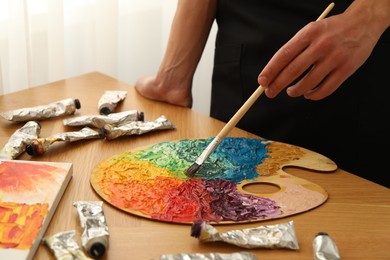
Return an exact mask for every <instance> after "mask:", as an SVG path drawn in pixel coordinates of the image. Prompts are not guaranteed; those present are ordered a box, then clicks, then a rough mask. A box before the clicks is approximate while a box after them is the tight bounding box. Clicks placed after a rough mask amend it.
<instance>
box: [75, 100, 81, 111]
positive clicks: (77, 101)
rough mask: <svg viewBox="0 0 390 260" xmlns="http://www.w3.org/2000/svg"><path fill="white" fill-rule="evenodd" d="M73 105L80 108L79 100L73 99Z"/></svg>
mask: <svg viewBox="0 0 390 260" xmlns="http://www.w3.org/2000/svg"><path fill="white" fill-rule="evenodd" d="M74 105H75V106H76V109H80V108H81V103H80V100H78V99H75V100H74Z"/></svg>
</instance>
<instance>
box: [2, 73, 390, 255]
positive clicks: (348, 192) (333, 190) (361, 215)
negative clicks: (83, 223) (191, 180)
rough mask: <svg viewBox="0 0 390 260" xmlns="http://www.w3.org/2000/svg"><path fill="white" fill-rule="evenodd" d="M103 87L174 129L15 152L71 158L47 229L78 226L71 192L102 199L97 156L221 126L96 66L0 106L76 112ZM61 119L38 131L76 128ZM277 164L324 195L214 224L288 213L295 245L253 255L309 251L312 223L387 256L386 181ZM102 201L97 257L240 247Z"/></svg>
mask: <svg viewBox="0 0 390 260" xmlns="http://www.w3.org/2000/svg"><path fill="white" fill-rule="evenodd" d="M105 90H126V91H128V95H127V97H126V99H125V100H124V102H123V103H122V104H120V105H119V106H118V107H117V109H116V111H125V110H130V109H138V110H139V111H143V112H145V120H147V121H149V120H153V119H155V118H158V117H159V116H160V115H162V114H163V115H165V116H167V117H168V118H169V119H170V120H172V122H173V123H174V124H175V125H176V127H177V129H176V130H173V131H162V132H158V133H157V132H156V133H150V134H147V135H144V136H132V137H126V138H120V139H117V140H112V141H103V140H87V141H85V142H84V141H82V142H75V143H67V144H65V143H57V144H54V146H53V147H51V148H50V149H49V150H48V151H47V152H46V153H45V154H44V155H42V156H37V157H30V156H29V155H27V154H25V153H24V154H22V155H21V156H20V157H19V158H18V159H20V160H22V159H25V160H31V161H49V162H50V161H51V162H71V163H73V178H72V179H71V181H70V183H69V185H68V187H67V190H66V191H65V194H64V196H63V198H62V200H61V201H60V204H59V206H58V208H57V211H56V213H55V214H54V216H53V219H52V221H51V223H50V225H49V227H48V229H47V231H46V235H52V234H54V233H57V232H60V231H67V230H73V229H75V230H76V231H77V235H78V238H79V237H80V236H79V235H80V234H81V231H82V230H81V228H80V225H79V220H78V216H77V212H76V210H75V208H74V207H73V206H72V203H73V202H74V201H78V200H101V198H100V196H99V195H98V194H97V193H96V192H95V191H94V190H93V188H92V187H91V185H90V177H91V174H92V171H93V169H94V168H95V166H96V165H97V164H98V163H100V162H101V161H103V160H106V159H107V158H109V157H111V156H115V155H116V154H118V153H120V152H122V151H126V150H131V149H138V148H141V147H149V146H151V145H153V144H157V143H160V142H163V141H173V140H181V139H188V138H193V139H199V138H208V137H214V136H215V135H216V134H217V133H218V132H219V131H220V129H222V127H223V126H224V123H223V122H220V121H218V120H215V119H213V118H210V117H208V116H206V115H203V114H200V113H197V112H195V111H192V110H191V109H188V108H183V107H178V106H173V105H169V104H166V103H162V102H155V101H152V100H148V99H145V98H144V97H142V96H140V95H138V93H137V92H136V91H135V89H134V88H133V87H132V86H130V85H129V84H126V83H124V82H121V81H118V80H116V79H114V78H112V77H109V76H106V75H103V74H101V73H97V72H93V73H88V74H85V75H81V76H77V77H72V78H69V79H66V80H61V81H58V82H53V83H50V84H46V85H42V86H38V87H34V88H30V89H28V90H24V91H19V92H16V93H12V94H7V95H3V96H0V111H7V110H11V109H16V108H21V107H26V106H33V105H41V104H43V103H48V102H53V101H56V100H61V99H63V98H68V97H73V98H79V99H80V102H81V109H80V110H78V111H77V114H76V115H90V114H97V113H98V108H97V102H98V100H99V98H100V96H101V95H102V94H103V92H104V91H105ZM65 118H67V117H65ZM63 119H64V118H56V119H52V120H46V121H42V122H41V124H42V131H41V137H47V136H50V135H53V134H56V133H58V132H63V131H74V130H76V129H78V128H72V127H64V125H63V124H62V120H63ZM20 127H21V124H18V123H17V124H15V123H11V122H8V121H5V120H0V145H4V144H5V143H6V142H7V140H8V138H9V137H10V136H11V134H12V133H13V132H14V131H15V130H17V129H18V128H20ZM335 127H339V126H337V125H336V126H335ZM229 136H236V137H250V138H256V137H257V136H255V135H253V134H251V133H248V132H246V131H243V130H241V129H238V128H234V129H233V130H232V131H231V132H230V133H229ZM364 138H366V137H364ZM374 152H381V151H374ZM271 166H272V165H271ZM283 170H284V171H285V172H286V173H288V174H290V175H293V176H296V177H298V178H302V179H305V180H307V181H310V182H313V183H315V184H317V185H319V186H321V187H323V188H324V189H325V190H326V192H327V193H328V199H327V201H326V203H324V204H322V205H321V206H320V207H317V208H315V209H312V210H309V211H307V212H304V213H302V214H296V215H293V216H288V217H286V218H283V219H274V220H266V221H264V222H261V223H256V222H255V223H243V224H235V225H221V226H218V229H219V230H221V231H222V232H224V231H228V230H231V229H240V228H250V227H256V226H258V225H267V224H277V223H281V222H285V221H290V220H292V221H294V224H295V228H296V233H297V236H298V242H299V246H300V250H299V251H296V252H295V251H288V250H253V251H251V252H253V253H255V254H256V255H257V256H258V258H259V259H270V260H273V259H277V260H281V259H288V260H294V259H299V260H301V259H312V257H313V252H312V242H313V239H314V236H315V234H316V233H317V232H319V231H325V232H328V233H329V234H330V235H331V236H332V238H333V239H335V241H336V243H337V246H338V247H339V250H340V254H341V257H342V258H343V259H376V260H377V259H390V250H389V248H388V243H389V241H390V221H389V216H390V190H389V189H387V188H385V187H383V186H380V185H377V184H375V183H372V182H370V181H367V180H364V179H362V178H360V177H358V176H356V175H354V174H351V173H348V172H346V171H344V170H342V169H337V170H336V171H335V172H333V173H331V174H328V173H323V172H317V171H311V170H307V169H302V168H300V167H295V166H294V167H291V166H283ZM385 172H386V166H385V165H384V173H383V174H385ZM373 174H376V173H373ZM103 207H104V213H105V215H106V219H107V224H108V226H109V231H110V246H109V249H108V251H107V255H106V256H105V257H104V258H103V259H129V258H131V259H137V260H138V259H156V260H157V259H159V258H160V256H161V255H162V254H168V253H179V252H192V253H210V252H226V253H228V252H237V251H242V249H241V248H238V247H234V246H229V245H226V244H223V243H208V244H206V243H205V244H202V243H199V242H198V241H197V240H196V239H194V238H193V237H190V229H189V227H188V225H179V224H168V223H161V222H157V221H151V220H149V219H146V218H142V217H138V216H134V215H131V214H128V213H126V212H123V211H120V210H118V209H117V208H115V207H112V206H111V205H110V204H108V203H105V204H104V206H103ZM79 245H81V243H79ZM35 259H39V260H40V259H55V257H54V256H53V255H52V253H51V252H50V250H49V249H48V248H47V247H46V246H44V245H40V246H39V248H38V251H37V254H36V256H35Z"/></svg>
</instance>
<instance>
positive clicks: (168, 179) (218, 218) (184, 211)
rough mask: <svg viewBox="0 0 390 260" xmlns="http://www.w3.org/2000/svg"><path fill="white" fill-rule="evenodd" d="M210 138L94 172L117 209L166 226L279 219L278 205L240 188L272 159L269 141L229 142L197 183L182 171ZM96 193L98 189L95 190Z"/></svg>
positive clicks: (158, 148)
mask: <svg viewBox="0 0 390 260" xmlns="http://www.w3.org/2000/svg"><path fill="white" fill-rule="evenodd" d="M211 141H212V139H211V138H209V139H196V140H181V141H177V142H163V143H160V144H156V145H154V146H151V147H149V148H147V149H144V150H139V151H133V152H131V151H129V152H124V153H121V154H119V155H117V156H114V157H112V158H110V159H108V160H106V161H103V162H101V163H100V164H99V165H98V166H97V167H96V168H95V171H94V173H93V176H92V177H93V178H94V176H99V178H98V179H99V181H98V188H97V190H99V191H98V192H99V194H101V195H102V196H103V197H104V198H105V199H106V200H108V201H109V202H110V203H111V204H113V205H114V206H116V207H118V208H121V209H123V210H126V211H129V212H133V213H135V214H138V215H142V216H147V217H150V218H152V219H156V220H162V221H168V222H187V223H188V222H193V221H195V220H199V219H201V220H205V221H215V222H223V221H243V220H256V219H259V218H265V217H272V216H278V215H281V214H282V212H281V210H280V208H279V206H277V205H276V203H275V201H273V200H271V199H268V198H262V197H257V196H254V195H251V194H242V193H240V192H239V191H238V190H237V184H238V183H240V182H241V181H243V180H249V179H254V178H257V177H259V173H257V171H256V167H257V166H258V165H260V164H261V163H262V162H263V160H264V159H266V158H267V157H269V152H268V150H267V146H268V144H269V143H268V142H267V141H266V140H265V139H251V138H225V139H224V140H223V141H222V143H221V144H220V145H219V146H218V147H217V149H216V150H215V151H214V152H213V153H212V154H211V156H210V157H209V158H208V159H207V160H206V161H205V162H204V163H203V164H202V166H201V167H200V168H199V170H198V172H197V174H196V175H195V176H194V178H188V177H187V176H186V175H185V174H184V172H185V171H186V170H187V169H188V168H189V167H190V166H191V165H192V164H193V163H194V162H195V161H196V159H197V158H198V156H199V155H200V154H201V153H202V152H203V150H204V149H205V148H206V147H207V145H208V144H209V143H210V142H211ZM95 189H96V187H95Z"/></svg>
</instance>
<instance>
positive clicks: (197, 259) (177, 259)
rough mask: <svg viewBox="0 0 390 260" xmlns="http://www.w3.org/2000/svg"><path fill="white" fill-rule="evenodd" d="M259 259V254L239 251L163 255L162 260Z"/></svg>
mask: <svg viewBox="0 0 390 260" xmlns="http://www.w3.org/2000/svg"><path fill="white" fill-rule="evenodd" d="M182 259H188V260H216V259H219V260H231V259H234V260H257V256H256V255H255V254H253V253H249V252H237V253H231V254H222V253H208V254H185V253H183V254H172V255H162V256H161V257H160V260H182Z"/></svg>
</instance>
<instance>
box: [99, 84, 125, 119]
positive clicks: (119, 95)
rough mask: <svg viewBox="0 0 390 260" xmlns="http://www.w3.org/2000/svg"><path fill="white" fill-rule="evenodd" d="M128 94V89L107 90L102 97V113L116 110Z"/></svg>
mask: <svg viewBox="0 0 390 260" xmlns="http://www.w3.org/2000/svg"><path fill="white" fill-rule="evenodd" d="M126 96H127V91H121V90H107V91H105V92H104V93H103V95H102V96H101V97H100V99H99V102H98V109H99V113H100V114H101V115H108V114H110V113H112V112H113V111H114V109H115V108H116V106H117V105H118V103H119V102H120V101H122V100H124V99H125V98H126Z"/></svg>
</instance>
